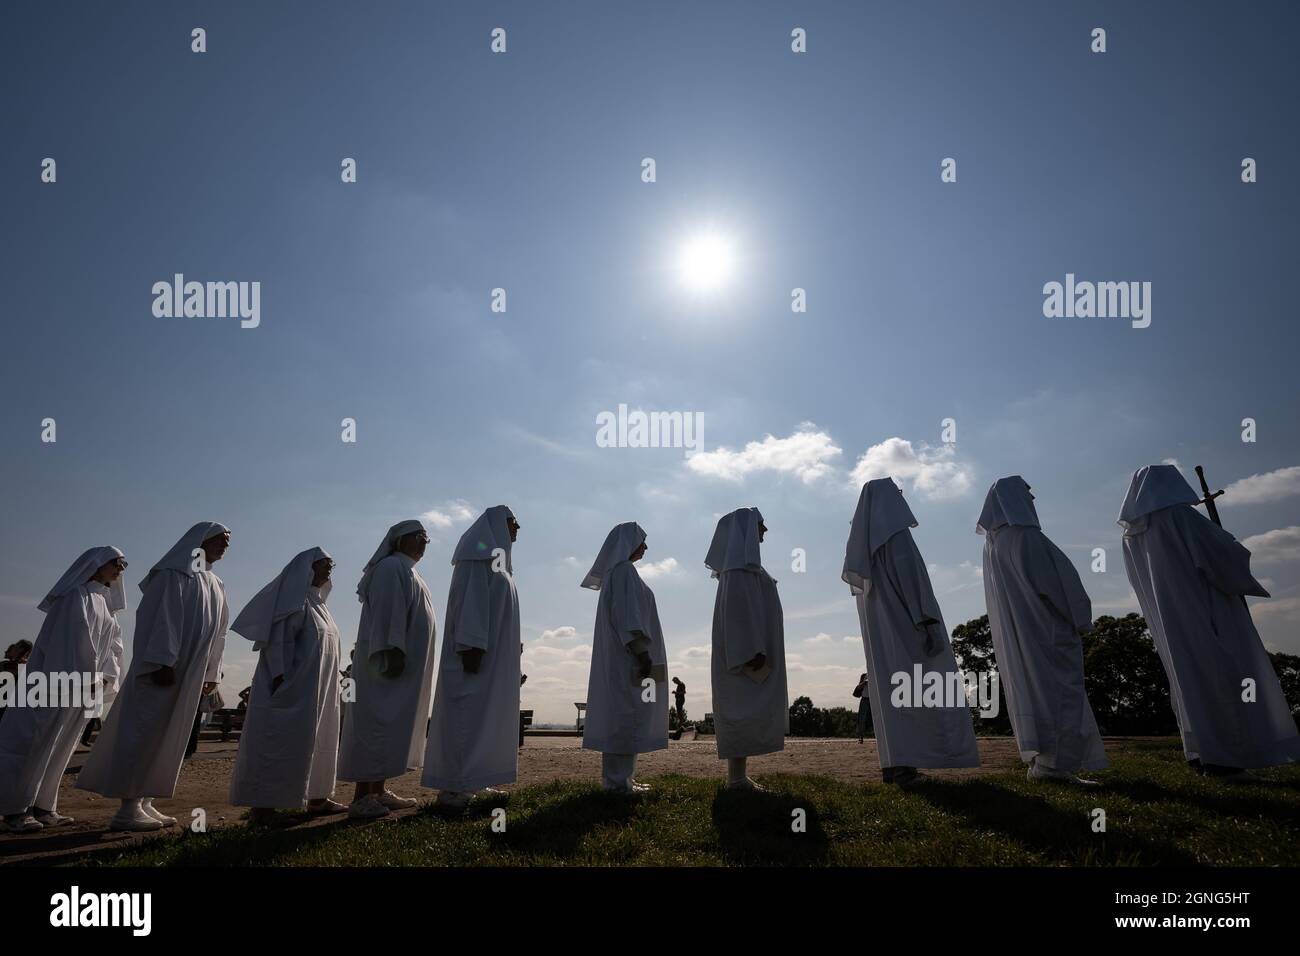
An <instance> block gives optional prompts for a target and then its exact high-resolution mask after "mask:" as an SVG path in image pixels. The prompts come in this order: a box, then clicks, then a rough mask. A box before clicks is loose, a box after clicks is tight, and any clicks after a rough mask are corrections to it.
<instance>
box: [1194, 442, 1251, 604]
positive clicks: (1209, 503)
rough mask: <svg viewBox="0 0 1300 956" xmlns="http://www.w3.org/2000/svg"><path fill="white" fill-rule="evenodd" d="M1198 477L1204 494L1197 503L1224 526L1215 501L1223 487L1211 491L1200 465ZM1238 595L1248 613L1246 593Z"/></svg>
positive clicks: (1221, 492)
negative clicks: (1203, 506)
mask: <svg viewBox="0 0 1300 956" xmlns="http://www.w3.org/2000/svg"><path fill="white" fill-rule="evenodd" d="M1196 477H1197V478H1199V479H1200V480H1201V494H1202V495H1203V496H1204V497H1202V498H1201V499H1200V500H1199V501H1197V502H1196V503H1197V504H1198V505H1205V513H1206V514H1208V515H1209V516H1210V520H1211V521H1213V522H1214V523H1215V524H1217V525H1218V526H1219V527H1220V528H1222V527H1223V522H1222V521H1220V520H1219V506H1218V505H1216V504H1215V503H1214V499H1215V498H1217V497H1219V495H1221V494H1223V489H1222V488H1220V489H1219V490H1218V491H1215V492H1211V491H1210V485H1209V482H1207V481H1206V480H1205V469H1204V468H1202V467H1201V466H1200V465H1197V466H1196ZM1237 597H1239V598H1241V606H1242V607H1244V608H1245V609H1246V613H1247V614H1249V613H1250V605H1249V604H1247V603H1246V595H1244V594H1238V595H1237Z"/></svg>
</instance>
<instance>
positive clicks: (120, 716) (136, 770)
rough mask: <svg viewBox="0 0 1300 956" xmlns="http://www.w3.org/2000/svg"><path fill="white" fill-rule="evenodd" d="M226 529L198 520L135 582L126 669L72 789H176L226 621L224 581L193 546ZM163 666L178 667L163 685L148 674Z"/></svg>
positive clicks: (144, 793)
mask: <svg viewBox="0 0 1300 956" xmlns="http://www.w3.org/2000/svg"><path fill="white" fill-rule="evenodd" d="M227 530H228V529H227V528H226V527H225V526H224V525H220V524H217V523H215V522H211V521H201V522H199V523H198V524H196V525H195V526H194V527H192V528H191V529H190V530H189V531H187V532H186V533H185V535H184V536H182V538H181V539H180V540H179V541H178V542H176V544H175V545H174V546H173V547H172V549H171V550H170V551H168V552H167V554H166V555H164V556H163V558H162V560H160V561H159V562H158V563H157V564H155V565H154V566H153V568H152V569H150V571H149V573H148V574H147V575H146V576H145V578H144V580H143V581H141V582H140V589H141V590H142V591H144V597H143V598H141V600H140V609H139V610H138V611H137V612H136V616H135V637H134V640H133V643H132V657H131V667H130V668H129V669H128V671H127V673H126V678H125V679H124V680H123V681H122V690H121V693H120V695H119V696H118V700H117V702H116V703H115V704H114V706H113V709H112V710H110V711H109V712H108V717H107V718H106V719H105V720H104V728H103V730H102V731H101V732H100V734H99V737H98V738H97V739H96V740H95V745H94V747H93V748H92V749H91V751H90V756H89V757H87V758H86V763H85V765H84V766H83V767H82V768H81V772H80V773H79V774H77V789H78V790H90V791H92V792H94V793H98V794H100V795H101V796H105V797H118V798H120V799H135V798H140V797H145V798H152V797H171V796H172V795H173V794H175V792H176V780H177V778H178V777H179V776H180V770H181V764H182V762H183V761H184V759H185V745H186V744H187V743H188V742H189V739H190V731H191V730H192V729H193V727H194V715H195V712H196V711H197V710H198V706H199V698H200V697H201V696H202V692H203V685H204V683H206V682H209V681H219V680H220V679H221V655H222V652H223V650H224V648H225V644H226V629H227V627H228V625H229V620H230V617H229V610H228V608H227V606H226V588H225V585H224V584H223V583H222V581H221V579H220V578H219V577H217V576H216V575H215V574H213V573H212V570H211V565H209V564H208V562H207V561H206V560H205V559H204V558H203V556H202V555H201V554H200V555H199V557H198V558H195V557H193V552H194V551H195V550H196V549H198V548H199V546H200V545H202V543H203V542H204V541H207V540H208V539H209V538H213V537H215V536H217V535H219V534H222V533H224V532H226V531H227ZM195 561H198V562H199V563H200V565H201V567H202V570H195V569H194V562H195ZM163 667H171V668H173V669H174V670H175V672H176V679H175V681H174V682H173V683H172V684H171V686H169V687H161V686H159V685H158V684H156V683H154V681H153V679H152V677H151V676H150V675H152V674H153V673H154V672H155V671H158V670H160V669H162V668H163Z"/></svg>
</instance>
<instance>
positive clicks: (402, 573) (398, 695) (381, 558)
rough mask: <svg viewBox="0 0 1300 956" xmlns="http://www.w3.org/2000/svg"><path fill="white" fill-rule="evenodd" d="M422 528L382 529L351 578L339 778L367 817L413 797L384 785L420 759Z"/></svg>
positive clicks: (428, 617) (428, 621)
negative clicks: (353, 596)
mask: <svg viewBox="0 0 1300 956" xmlns="http://www.w3.org/2000/svg"><path fill="white" fill-rule="evenodd" d="M428 544H429V534H428V532H427V531H425V530H424V525H422V524H421V523H420V522H419V521H416V520H413V519H412V520H409V521H400V522H398V523H397V524H395V525H393V526H392V527H391V528H389V529H388V532H387V533H386V534H385V535H384V539H383V541H381V542H380V543H379V547H378V548H377V549H376V550H375V553H374V555H373V556H372V557H371V559H370V560H369V561H368V562H367V563H366V566H365V569H364V571H363V572H362V575H361V582H360V583H359V584H358V585H357V598H358V599H359V600H360V601H361V622H360V626H359V627H358V629H357V644H356V647H355V649H354V651H353V657H352V662H353V667H352V679H353V686H354V690H355V698H354V699H353V700H352V701H350V702H349V704H348V706H347V708H346V709H345V711H344V716H343V742H342V745H341V746H340V748H339V763H338V775H339V779H340V780H348V781H351V782H353V783H355V784H356V793H355V795H354V796H353V800H352V805H351V807H349V809H348V815H349V816H350V817H352V818H354V819H360V820H367V819H374V818H376V817H382V816H385V815H387V814H388V813H390V812H391V811H393V810H402V809H406V808H408V807H414V806H416V804H417V803H418V802H419V801H417V800H415V799H414V798H412V797H401V796H398V795H397V794H395V793H394V792H393V791H392V790H389V789H388V787H387V781H388V780H389V779H390V778H392V777H400V776H401V775H402V774H404V773H406V772H407V771H408V770H417V769H419V768H420V767H421V766H422V765H423V763H424V734H425V728H426V727H427V726H428V722H429V698H430V697H431V696H432V694H433V686H432V679H433V663H434V656H433V645H434V641H435V639H436V637H437V633H438V621H437V618H436V616H435V615H434V610H433V597H432V595H430V593H429V587H428V585H427V584H425V583H424V578H422V577H420V575H419V573H418V572H417V571H416V570H415V565H416V563H417V562H418V561H419V560H420V559H421V558H423V557H424V552H425V549H426V548H427V547H428Z"/></svg>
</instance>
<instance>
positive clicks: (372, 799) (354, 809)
mask: <svg viewBox="0 0 1300 956" xmlns="http://www.w3.org/2000/svg"><path fill="white" fill-rule="evenodd" d="M388 814H389V810H388V807H386V806H384V805H383V803H381V802H380V800H379V797H378V796H377V795H376V794H373V793H368V794H366V795H365V796H364V797H362V798H361V799H360V800H354V801H352V806H350V807H348V819H349V820H376V819H378V818H379V817H386V816H388Z"/></svg>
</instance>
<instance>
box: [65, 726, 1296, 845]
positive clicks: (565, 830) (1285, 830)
mask: <svg viewBox="0 0 1300 956" xmlns="http://www.w3.org/2000/svg"><path fill="white" fill-rule="evenodd" d="M1112 759H1113V766H1112V768H1111V769H1110V770H1108V771H1105V772H1102V773H1098V774H1095V775H1094V776H1095V777H1096V778H1097V779H1099V780H1101V781H1104V783H1105V787H1104V788H1102V789H1099V790H1088V791H1085V790H1080V789H1075V788H1067V787H1062V786H1060V785H1051V784H1046V785H1044V784H1036V783H1031V782H1029V781H1028V780H1026V779H1025V777H1024V774H1023V772H1022V771H1007V772H1005V773H999V774H992V775H986V776H982V777H979V778H976V779H970V780H965V781H962V782H951V783H950V782H934V783H929V784H925V785H922V786H920V787H917V788H915V789H912V790H909V791H899V790H897V789H894V788H889V787H884V786H879V785H875V786H867V787H862V786H855V785H851V784H846V783H841V782H838V781H834V780H830V779H827V778H822V777H810V776H791V775H772V776H767V777H761V778H760V782H762V783H764V784H765V785H766V786H768V787H770V788H771V792H770V793H767V794H747V793H728V792H725V791H723V790H722V789H721V785H720V781H718V780H702V779H698V778H691V777H685V776H676V775H673V776H663V777H654V778H648V779H647V780H646V782H648V783H650V784H652V786H653V787H654V790H653V792H652V793H650V794H649V795H646V796H643V797H639V798H625V797H617V796H610V795H607V794H603V793H601V792H600V791H599V789H598V788H597V787H596V786H595V785H594V784H576V783H551V784H547V785H543V786H532V787H523V788H520V789H518V790H516V791H514V792H513V793H512V794H511V795H510V796H509V797H508V798H506V799H498V800H497V801H494V802H490V801H476V802H475V804H474V805H473V806H472V807H471V809H470V810H469V811H468V812H467V813H465V814H463V815H455V816H445V815H443V814H441V813H439V812H437V811H434V810H427V809H426V810H421V811H419V812H417V813H414V814H408V815H406V816H403V817H400V818H397V819H390V820H384V821H379V822H377V823H370V824H351V823H347V822H337V823H329V824H326V825H313V826H301V825H293V824H295V823H298V822H301V821H302V820H303V818H302V817H300V816H294V815H288V816H287V819H286V821H285V822H286V824H289V825H286V826H283V827H277V828H273V829H268V828H256V829H254V828H248V827H242V826H237V827H227V828H223V829H219V830H214V831H213V832H210V833H207V834H193V833H188V832H186V833H185V834H184V836H182V837H180V838H176V837H158V838H152V839H149V840H146V841H145V842H143V843H142V844H139V845H137V846H134V847H133V848H131V849H130V850H127V851H125V852H122V853H119V854H115V855H110V854H100V855H98V856H97V857H96V858H95V860H94V861H93V863H90V865H107V866H113V865H124V866H176V865H250V864H251V865H277V866H295V865H306V866H377V865H383V866H391V865H424V866H428V865H434V866H439V865H448V866H475V865H489V866H557V865H594V866H726V865H746V866H754V865H759V866H763V865H793V866H802V865H811V866H820V865H831V866H843V865H848V866H891V865H893V866H908V865H918V864H919V865H929V866H967V865H976V866H1000V865H1030V866H1055V865H1070V866H1079V865H1083V866H1158V865H1175V866H1177V865H1211V864H1212V865H1226V864H1231V865H1245V866H1265V865H1267V866H1272V865H1300V767H1287V768H1281V769H1276V770H1269V771H1263V772H1262V773H1261V776H1263V777H1264V778H1265V779H1264V782H1262V783H1258V784H1250V785H1233V784H1225V783H1220V782H1217V781H1214V780H1209V779H1205V778H1200V777H1196V776H1193V775H1192V774H1191V773H1190V772H1189V771H1188V770H1187V768H1186V767H1185V766H1184V764H1183V761H1182V753H1181V750H1180V749H1179V748H1178V746H1177V745H1176V744H1175V743H1172V742H1164V741H1155V742H1141V741H1138V742H1130V743H1128V744H1126V745H1125V746H1124V747H1123V748H1122V749H1121V750H1120V751H1119V752H1117V753H1112ZM497 806H500V807H501V808H503V809H504V810H505V815H504V822H505V829H504V832H494V831H493V829H492V822H493V819H494V815H493V810H494V807H497ZM1096 808H1100V809H1102V810H1104V811H1105V815H1106V831H1105V832H1104V833H1098V832H1094V830H1093V811H1094V810H1095V809H1096ZM796 811H803V819H804V821H805V822H806V828H805V830H804V832H793V829H792V822H793V821H794V820H795V818H796ZM498 816H499V815H498ZM88 862H89V861H88ZM83 865H85V864H83Z"/></svg>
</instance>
